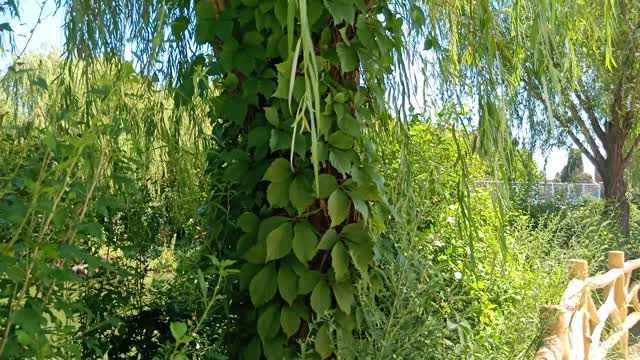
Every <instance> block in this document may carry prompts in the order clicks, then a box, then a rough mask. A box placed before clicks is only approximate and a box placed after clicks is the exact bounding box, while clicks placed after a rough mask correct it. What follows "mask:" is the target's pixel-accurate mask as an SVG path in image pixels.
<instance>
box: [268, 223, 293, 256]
mask: <svg viewBox="0 0 640 360" xmlns="http://www.w3.org/2000/svg"><path fill="white" fill-rule="evenodd" d="M292 241H293V231H292V230H291V224H290V223H288V222H287V223H284V224H282V225H280V226H278V227H277V228H276V229H275V230H273V231H272V232H271V233H270V234H269V235H267V261H271V260H276V259H280V258H283V257H285V256H287V255H289V253H290V252H291V245H292Z"/></svg>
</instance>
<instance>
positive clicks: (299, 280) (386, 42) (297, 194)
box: [58, 0, 511, 359]
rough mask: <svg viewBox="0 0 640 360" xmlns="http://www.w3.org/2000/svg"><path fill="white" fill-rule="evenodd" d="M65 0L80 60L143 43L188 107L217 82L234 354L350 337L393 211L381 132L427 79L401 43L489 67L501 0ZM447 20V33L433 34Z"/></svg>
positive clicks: (490, 125) (217, 209) (220, 246)
mask: <svg viewBox="0 0 640 360" xmlns="http://www.w3.org/2000/svg"><path fill="white" fill-rule="evenodd" d="M58 4H59V5H60V6H64V8H65V10H66V15H65V16H66V21H65V29H66V38H67V43H66V44H67V49H66V50H67V52H66V53H67V55H68V56H69V59H70V60H71V61H74V60H77V59H81V60H82V61H84V62H87V63H88V64H91V62H92V61H94V60H95V59H102V58H107V59H109V58H119V57H122V56H125V55H127V54H133V56H134V60H135V63H136V67H137V68H139V69H140V71H142V72H144V73H145V74H147V75H149V76H151V77H155V78H156V79H157V80H158V82H159V83H162V84H163V85H167V84H168V85H171V86H173V87H174V90H175V91H174V93H175V96H174V98H175V101H176V103H177V104H178V105H179V106H193V105H194V103H193V99H194V98H195V97H198V96H201V95H203V94H205V93H207V92H208V93H210V95H213V96H212V97H211V99H212V100H211V101H210V102H209V103H207V104H206V105H207V106H208V117H207V118H206V119H202V121H209V122H211V124H212V125H213V137H214V138H215V141H216V145H217V147H216V150H215V151H213V152H212V153H211V154H210V156H209V158H208V160H209V169H208V173H209V174H210V175H211V176H212V177H213V176H215V177H216V180H217V181H212V183H216V186H217V187H218V188H217V189H218V190H219V189H224V190H225V191H224V194H223V195H222V196H220V197H217V198H212V199H211V204H210V206H209V215H210V219H211V221H210V229H209V233H210V239H211V241H212V246H211V247H212V248H216V249H217V251H218V253H217V254H218V255H222V256H224V257H231V258H234V259H236V260H237V261H238V264H239V268H240V273H239V277H238V282H237V284H232V285H231V288H232V290H231V291H235V290H239V291H238V292H237V296H235V297H233V302H232V303H231V304H230V307H231V308H232V309H231V311H232V312H234V315H236V316H235V317H234V319H237V321H236V325H237V328H238V331H236V333H235V334H236V336H234V337H233V338H229V339H228V344H229V351H230V353H231V355H232V357H234V358H238V357H244V358H247V359H258V358H261V357H262V356H263V355H264V356H266V357H267V358H273V359H281V358H283V357H286V356H287V354H291V353H295V352H297V351H300V350H301V349H302V348H301V347H299V345H298V344H299V343H300V342H304V341H306V340H307V339H311V340H312V341H313V344H314V345H313V348H314V351H315V352H316V353H317V356H319V357H321V358H323V359H324V358H328V357H331V356H332V354H334V353H335V350H336V344H337V343H338V342H339V343H342V344H346V346H348V344H349V342H350V339H351V338H352V337H353V336H354V334H356V333H357V332H356V328H357V327H358V325H359V322H358V321H357V316H356V313H357V311H358V307H357V304H356V302H357V301H356V290H355V285H354V284H355V283H356V282H358V281H360V280H362V281H361V282H360V283H363V284H367V283H368V278H369V270H370V266H371V264H372V258H373V246H374V241H373V236H375V234H376V233H377V232H378V231H380V230H381V229H384V223H385V220H386V219H387V218H388V216H387V214H386V202H387V201H386V197H385V194H384V183H383V179H382V178H381V177H380V176H379V175H378V174H377V172H376V158H377V157H376V154H375V148H374V146H372V144H371V142H370V139H371V136H374V135H377V134H379V133H381V132H384V131H388V130H389V129H390V128H391V126H389V124H390V120H389V119H391V118H396V119H400V120H401V119H402V116H400V113H401V112H402V111H404V110H407V108H409V107H410V105H409V102H407V101H406V100H407V98H409V97H411V96H412V94H411V93H412V92H414V91H415V89H416V86H417V85H416V82H415V79H413V80H414V81H411V80H410V78H411V77H412V75H411V74H409V73H410V72H411V71H409V69H411V68H412V67H413V66H414V64H415V61H413V60H412V59H409V58H407V55H416V54H419V52H418V49H417V48H416V47H415V45H416V43H417V41H416V40H419V41H422V40H424V38H423V37H422V34H423V31H424V30H425V28H431V29H432V31H433V33H434V34H435V35H433V36H437V35H441V38H440V39H439V42H440V43H441V44H447V46H448V47H449V48H450V49H454V48H455V46H457V45H460V44H461V43H462V42H464V43H465V45H464V46H466V47H468V48H467V49H466V50H465V54H466V55H465V56H466V57H464V59H465V61H466V59H467V58H473V59H476V60H477V61H475V62H474V61H470V62H469V63H470V65H477V64H478V63H482V64H487V65H489V66H490V67H491V68H492V70H493V68H494V67H495V61H494V57H495V56H494V55H493V54H492V51H491V49H493V48H495V46H496V44H497V43H498V42H499V39H498V38H497V37H491V36H488V37H486V38H481V36H482V32H483V31H484V30H486V29H488V27H487V26H486V24H485V22H484V19H485V18H487V15H489V14H487V13H486V12H487V11H492V10H491V6H490V5H491V2H490V1H488V0H484V1H479V2H477V4H475V3H474V4H470V5H469V4H468V5H464V6H469V7H471V8H472V9H471V10H473V11H471V12H467V11H466V10H465V9H463V7H464V6H463V5H461V4H458V3H455V2H454V3H451V4H448V2H447V3H445V2H442V3H441V2H440V1H428V2H426V3H424V4H421V3H418V2H416V3H413V2H400V1H398V2H388V1H385V0H380V1H365V0H355V1H352V0H323V1H320V0H262V1H258V0H197V1H195V2H194V3H192V2H190V1H188V0H170V1H169V0H168V1H162V0H160V1H145V2H141V1H134V0H120V1H118V0H114V1H101V2H95V1H91V0H67V1H66V2H64V3H63V2H62V1H60V2H59V3H58ZM493 15H495V14H493ZM428 19H430V21H428ZM441 26H445V27H448V29H449V30H448V31H446V32H442V33H438V29H439V28H440V27H441ZM478 31H479V33H478ZM458 32H460V33H467V32H468V33H471V32H474V34H473V35H474V36H472V37H469V38H468V39H465V38H464V37H463V38H458V35H457V34H458ZM479 39H480V40H481V41H479V42H478V40H479ZM462 40H464V41H462ZM429 42H430V43H431V44H433V43H434V42H435V41H434V38H433V37H429V38H428V43H429ZM445 53H447V54H448V55H446V58H444V57H443V58H442V60H443V61H442V63H443V64H446V66H442V67H440V69H439V70H440V71H441V72H442V73H443V74H446V75H447V76H443V79H446V80H449V79H453V78H455V77H456V76H457V73H458V72H459V71H460V70H461V69H462V66H461V65H460V64H461V63H462V62H463V61H462V60H461V59H460V58H457V57H456V56H455V52H453V53H452V52H445V51H442V52H441V54H445ZM85 69H87V70H85V72H84V76H85V77H90V76H92V73H91V71H90V66H87V67H86V68H85ZM485 73H486V74H487V75H486V76H482V77H477V78H476V80H477V84H480V85H481V88H482V90H481V94H480V96H479V101H480V103H481V107H482V114H483V115H482V119H483V120H482V122H481V127H482V129H481V131H480V133H481V134H482V136H481V137H482V139H483V141H482V151H483V152H484V153H485V154H488V151H489V149H490V148H491V147H498V148H501V147H503V146H505V147H506V145H504V144H507V143H510V142H511V137H510V136H508V137H506V136H504V135H508V133H509V129H508V124H507V123H506V121H505V119H506V117H505V116H503V115H501V111H500V107H499V106H497V105H496V103H497V102H496V98H498V97H499V96H498V95H500V93H499V91H498V90H497V86H496V85H495V80H494V79H493V78H492V77H491V76H489V73H488V72H485V71H484V69H481V68H480V69H479V70H476V71H475V74H485ZM69 76H75V74H69ZM443 84H444V85H445V86H447V85H448V84H447V83H446V82H444V83H443ZM453 86H457V84H454V85H453ZM202 98H204V99H210V98H209V97H202ZM394 111H396V112H397V113H398V114H394V115H396V116H391V115H390V114H393V113H394ZM395 128H396V129H398V128H399V129H402V128H403V124H400V125H399V126H396V127H395ZM503 136H504V137H505V138H508V139H509V140H508V142H504V141H502V140H503ZM501 139H502V140H501ZM215 193H216V194H217V193H218V192H217V191H216V192H215ZM217 200H223V201H217ZM203 292H205V293H206V288H205V290H204V291H203ZM207 310H208V309H207ZM330 321H333V323H332V324H331V326H330ZM198 326H199V325H196V326H195V329H190V330H189V331H193V332H194V333H195V332H197V328H198ZM183 330H184V329H183ZM186 331H187V330H184V331H180V332H181V333H185V332H186ZM185 341H186V340H185ZM176 348H178V347H176Z"/></svg>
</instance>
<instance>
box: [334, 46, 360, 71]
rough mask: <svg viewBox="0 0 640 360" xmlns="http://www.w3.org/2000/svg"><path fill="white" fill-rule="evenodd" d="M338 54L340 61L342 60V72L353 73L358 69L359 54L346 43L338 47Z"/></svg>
mask: <svg viewBox="0 0 640 360" xmlns="http://www.w3.org/2000/svg"><path fill="white" fill-rule="evenodd" d="M336 52H337V53H338V59H340V67H341V68H342V72H345V73H348V72H352V71H354V70H355V69H356V68H357V67H358V54H357V53H356V51H355V50H354V49H353V48H352V47H350V46H347V45H346V44H345V43H340V44H338V46H336Z"/></svg>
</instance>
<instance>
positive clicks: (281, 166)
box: [262, 158, 293, 183]
mask: <svg viewBox="0 0 640 360" xmlns="http://www.w3.org/2000/svg"><path fill="white" fill-rule="evenodd" d="M292 175H293V173H292V172H291V163H290V162H289V160H287V159H283V158H277V159H275V160H273V162H271V165H269V168H267V171H266V172H265V173H264V176H263V177H262V179H263V180H267V181H271V182H280V183H281V182H285V181H288V180H289V179H290V178H291V176H292Z"/></svg>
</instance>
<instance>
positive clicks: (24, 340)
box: [16, 330, 33, 346]
mask: <svg viewBox="0 0 640 360" xmlns="http://www.w3.org/2000/svg"><path fill="white" fill-rule="evenodd" d="M16 336H17V338H18V342H19V343H20V344H21V345H25V346H28V345H29V344H31V343H32V342H33V339H32V338H31V335H29V333H27V332H26V331H23V330H18V331H16Z"/></svg>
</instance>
